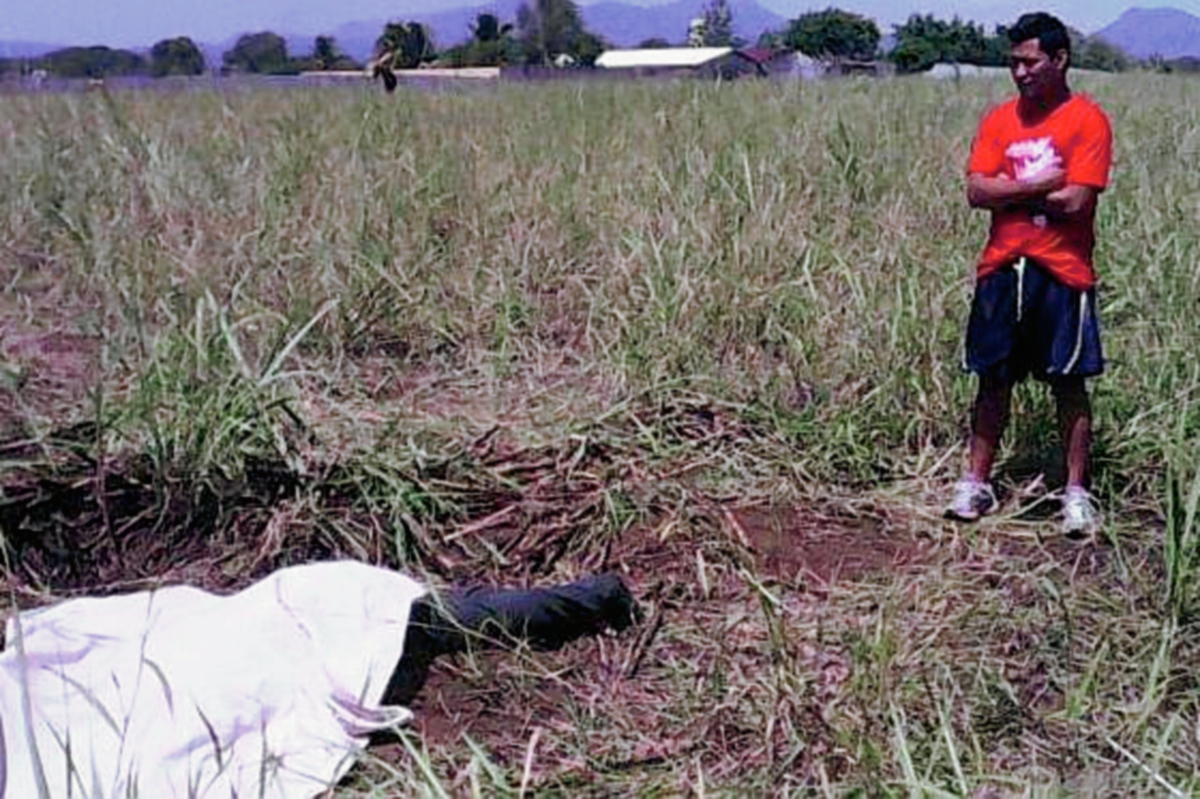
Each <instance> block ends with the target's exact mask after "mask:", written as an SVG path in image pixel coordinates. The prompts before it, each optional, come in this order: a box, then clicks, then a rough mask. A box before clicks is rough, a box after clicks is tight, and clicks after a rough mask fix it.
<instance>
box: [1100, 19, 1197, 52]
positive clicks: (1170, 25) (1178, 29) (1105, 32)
mask: <svg viewBox="0 0 1200 799" xmlns="http://www.w3.org/2000/svg"><path fill="white" fill-rule="evenodd" d="M1093 35H1094V36H1096V37H1098V38H1100V39H1103V40H1104V41H1106V42H1108V43H1109V44H1115V45H1116V46H1117V47H1120V48H1121V49H1122V50H1124V51H1125V52H1126V53H1128V54H1129V55H1131V56H1133V57H1134V58H1150V57H1151V56H1156V55H1157V56H1162V57H1163V58H1182V57H1183V56H1200V17H1196V16H1193V15H1191V14H1189V13H1187V12H1186V11H1180V10H1179V9H1176V8H1131V9H1128V10H1127V11H1125V13H1123V14H1121V16H1120V17H1118V18H1117V20H1116V21H1115V22H1113V23H1112V24H1111V25H1108V26H1107V27H1104V28H1101V29H1100V30H1098V31H1096V33H1095V34H1093Z"/></svg>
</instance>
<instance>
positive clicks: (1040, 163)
mask: <svg viewBox="0 0 1200 799" xmlns="http://www.w3.org/2000/svg"><path fill="white" fill-rule="evenodd" d="M1004 154H1005V155H1006V156H1008V159H1009V160H1010V161H1012V165H1013V177H1015V178H1016V179H1017V180H1029V179H1031V178H1035V177H1037V176H1038V175H1040V174H1042V173H1043V172H1045V171H1046V170H1048V169H1054V168H1056V167H1057V168H1061V167H1062V156H1060V155H1059V154H1058V151H1057V150H1055V149H1054V141H1053V140H1052V139H1051V138H1050V137H1049V136H1046V137H1044V138H1041V139H1025V140H1024V141H1018V142H1013V143H1012V144H1010V145H1008V149H1006V150H1005V151H1004ZM1033 224H1035V225H1037V226H1038V227H1041V228H1044V227H1046V224H1047V219H1046V215H1045V214H1034V215H1033Z"/></svg>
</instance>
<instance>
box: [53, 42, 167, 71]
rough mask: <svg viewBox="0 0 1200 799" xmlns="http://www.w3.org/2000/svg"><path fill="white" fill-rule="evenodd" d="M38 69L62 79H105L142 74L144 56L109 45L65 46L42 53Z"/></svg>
mask: <svg viewBox="0 0 1200 799" xmlns="http://www.w3.org/2000/svg"><path fill="white" fill-rule="evenodd" d="M37 64H38V68H39V69H44V70H46V71H47V72H48V73H50V74H52V75H58V76H60V77H64V78H108V77H117V76H122V75H145V74H147V72H148V65H147V63H146V59H145V58H143V57H142V56H140V55H138V54H137V53H132V52H130V51H128V50H113V49H111V48H108V47H101V46H97V47H67V48H64V49H62V50H55V51H54V52H52V53H47V54H46V55H44V56H42V57H41V58H40V59H39V60H38V62H37Z"/></svg>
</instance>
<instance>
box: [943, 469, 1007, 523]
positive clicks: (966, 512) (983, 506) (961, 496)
mask: <svg viewBox="0 0 1200 799" xmlns="http://www.w3.org/2000/svg"><path fill="white" fill-rule="evenodd" d="M998 507H1000V503H999V502H997V501H996V492H995V491H993V490H992V487H991V485H989V484H988V483H985V482H983V481H982V480H979V479H976V478H974V477H969V476H968V477H964V478H963V479H961V480H959V481H958V482H957V483H955V484H954V498H953V499H952V500H950V507H948V508H946V516H947V518H950V519H958V520H959V521H962V522H973V521H975V520H976V519H978V518H979V517H980V516H986V515H987V514H989V513H993V512H995V510H996V508H998Z"/></svg>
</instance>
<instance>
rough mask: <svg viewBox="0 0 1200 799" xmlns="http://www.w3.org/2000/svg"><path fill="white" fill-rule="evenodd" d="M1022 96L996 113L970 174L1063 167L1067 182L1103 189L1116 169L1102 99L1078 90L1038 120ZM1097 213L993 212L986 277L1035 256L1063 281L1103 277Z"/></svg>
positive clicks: (980, 138)
mask: <svg viewBox="0 0 1200 799" xmlns="http://www.w3.org/2000/svg"><path fill="white" fill-rule="evenodd" d="M1018 102H1019V101H1018V100H1017V99H1013V100H1010V101H1008V102H1007V103H1005V104H1004V105H1001V106H1000V107H999V108H996V109H994V110H993V111H991V112H990V113H988V114H987V115H986V116H985V117H984V118H983V121H982V122H981V123H980V125H979V132H978V133H977V134H976V136H975V141H974V143H973V144H972V145H971V159H970V161H969V163H968V165H967V172H968V174H971V173H975V174H980V175H985V176H987V177H997V176H1000V175H1003V176H1005V177H1009V178H1012V179H1014V180H1019V179H1021V178H1024V177H1030V176H1032V175H1035V174H1037V172H1038V171H1039V170H1040V169H1042V168H1045V167H1049V166H1059V167H1060V168H1061V169H1062V170H1063V171H1065V172H1066V173H1067V178H1066V179H1067V183H1073V184H1076V185H1082V186H1091V187H1093V188H1095V189H1097V190H1103V189H1104V188H1106V187H1107V186H1108V173H1109V170H1110V168H1111V167H1112V126H1111V125H1110V124H1109V122H1108V117H1107V116H1105V114H1104V112H1103V111H1102V110H1101V109H1100V106H1098V105H1097V104H1096V103H1095V102H1094V101H1092V100H1091V99H1090V98H1088V97H1085V96H1084V95H1080V94H1076V95H1073V96H1072V97H1071V99H1069V100H1067V102H1065V103H1063V104H1062V105H1061V106H1059V107H1058V108H1056V109H1055V110H1054V111H1053V112H1052V113H1051V114H1050V116H1048V117H1046V118H1045V119H1043V120H1041V121H1040V122H1038V123H1037V124H1036V125H1026V124H1025V123H1023V122H1022V121H1021V117H1020V116H1019V115H1018V114H1017V103H1018ZM1095 244H1096V232H1095V211H1094V210H1093V211H1092V213H1091V214H1090V215H1088V216H1087V217H1086V218H1080V219H1076V220H1074V221H1064V220H1056V219H1047V218H1046V217H1045V216H1038V215H1035V214H1034V213H1032V212H1031V211H1030V210H1029V209H1027V208H1014V209H1008V210H1000V211H993V213H992V230H991V233H990V234H989V236H988V242H987V246H986V247H985V248H984V250H983V255H982V256H981V257H980V259H979V266H978V275H979V277H983V276H985V275H987V274H990V273H991V272H994V271H996V270H997V269H999V268H1000V267H1002V266H1005V265H1006V264H1010V263H1012V262H1013V261H1015V260H1017V259H1018V258H1021V257H1022V256H1024V257H1026V258H1031V259H1033V260H1034V261H1037V262H1038V263H1039V264H1041V265H1042V266H1044V267H1045V268H1046V269H1048V270H1050V272H1051V273H1052V274H1053V275H1054V276H1055V277H1056V278H1058V280H1060V281H1061V282H1062V283H1064V284H1066V285H1067V286H1070V287H1071V288H1074V289H1079V290H1085V289H1088V288H1091V287H1092V286H1093V285H1095V283H1096V270H1095V268H1094V267H1093V266H1092V250H1093V249H1094V247H1095Z"/></svg>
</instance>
